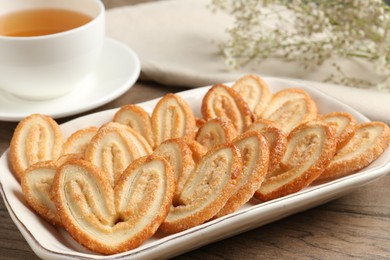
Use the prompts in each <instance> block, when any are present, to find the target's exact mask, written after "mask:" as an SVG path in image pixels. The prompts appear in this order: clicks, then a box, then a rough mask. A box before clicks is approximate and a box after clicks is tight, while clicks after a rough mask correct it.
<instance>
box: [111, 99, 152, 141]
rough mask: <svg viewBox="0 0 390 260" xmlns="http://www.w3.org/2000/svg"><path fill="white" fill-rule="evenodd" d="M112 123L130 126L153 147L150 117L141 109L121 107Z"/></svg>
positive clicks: (134, 106) (132, 106)
mask: <svg viewBox="0 0 390 260" xmlns="http://www.w3.org/2000/svg"><path fill="white" fill-rule="evenodd" d="M113 121H114V122H117V123H121V124H124V125H127V126H130V127H131V128H133V129H134V130H135V131H136V132H137V133H138V134H140V135H142V136H143V137H144V138H145V140H146V141H148V143H149V144H150V146H151V147H153V146H154V141H153V134H152V124H151V122H150V116H149V114H148V113H147V112H146V111H145V110H144V109H143V108H142V107H140V106H137V105H132V104H130V105H126V106H123V107H121V108H120V109H119V110H118V111H117V112H116V113H115V115H114V120H113Z"/></svg>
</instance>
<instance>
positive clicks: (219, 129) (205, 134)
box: [195, 117, 237, 150]
mask: <svg viewBox="0 0 390 260" xmlns="http://www.w3.org/2000/svg"><path fill="white" fill-rule="evenodd" d="M236 137H237V130H236V128H235V127H234V125H233V124H232V122H231V121H230V120H229V119H228V118H225V117H217V118H214V119H210V120H208V121H207V122H206V123H204V125H203V126H202V127H200V128H199V130H198V132H197V133H196V136H195V140H196V141H197V142H198V143H200V144H201V145H203V146H204V147H206V148H207V150H210V149H212V148H213V147H215V146H217V145H220V144H224V143H229V142H231V141H232V140H233V139H234V138H236Z"/></svg>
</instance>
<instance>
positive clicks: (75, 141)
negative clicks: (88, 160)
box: [62, 126, 98, 156]
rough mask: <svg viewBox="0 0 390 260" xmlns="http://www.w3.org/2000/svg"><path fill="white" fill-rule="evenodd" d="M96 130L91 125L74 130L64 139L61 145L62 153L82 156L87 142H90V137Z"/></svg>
mask: <svg viewBox="0 0 390 260" xmlns="http://www.w3.org/2000/svg"><path fill="white" fill-rule="evenodd" d="M97 131H98V128H97V127H95V126H91V127H88V128H83V129H80V130H78V131H76V132H74V133H73V134H72V135H71V136H70V137H68V139H66V141H65V143H64V145H63V146H62V155H65V154H81V155H82V156H84V154H85V150H86V149H87V146H88V144H89V143H90V142H91V139H92V137H94V136H95V134H96V133H97Z"/></svg>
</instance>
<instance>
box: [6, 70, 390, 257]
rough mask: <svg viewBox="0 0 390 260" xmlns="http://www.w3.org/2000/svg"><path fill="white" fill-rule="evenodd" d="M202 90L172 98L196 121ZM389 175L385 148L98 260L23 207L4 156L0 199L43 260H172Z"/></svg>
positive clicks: (287, 83)
mask: <svg viewBox="0 0 390 260" xmlns="http://www.w3.org/2000/svg"><path fill="white" fill-rule="evenodd" d="M264 79H265V80H266V82H267V83H268V84H269V86H270V89H271V91H272V92H273V93H275V92H277V91H279V90H281V89H284V88H290V87H298V88H301V89H304V90H305V91H307V92H308V93H309V95H310V96H311V97H312V98H313V99H314V101H315V102H316V104H317V106H318V109H319V111H320V112H321V113H328V112H332V111H345V112H348V113H350V114H352V115H353V116H354V117H355V118H356V119H357V121H358V122H367V121H369V120H368V119H367V118H366V117H365V116H363V115H362V114H360V113H359V112H357V111H356V110H354V109H352V108H351V107H349V106H347V105H345V104H343V103H342V102H340V101H338V100H336V99H334V98H332V97H329V96H328V95H326V94H324V93H322V92H320V91H318V90H315V89H313V88H310V87H309V86H306V85H303V84H302V83H297V82H294V81H291V80H282V79H277V78H268V77H267V78H264ZM208 88H209V87H204V88H197V89H192V90H188V91H184V92H181V93H178V95H180V96H182V97H183V98H184V99H185V100H186V101H187V102H188V103H189V105H190V106H191V108H192V109H193V111H194V113H195V114H196V115H197V116H200V105H201V101H202V98H203V96H204V94H205V93H206V92H207V90H208ZM157 101H158V100H157V99H156V100H151V101H148V102H145V103H141V104H139V105H140V106H141V107H143V108H144V109H145V110H146V111H147V112H152V110H153V108H154V106H155V104H156V103H157ZM116 111H117V109H112V110H107V111H103V112H99V113H95V114H91V115H87V116H84V117H81V118H78V119H75V120H72V121H70V122H67V123H65V124H63V125H61V128H62V130H63V134H64V136H65V137H67V136H69V135H70V134H71V133H73V132H74V131H76V130H78V129H80V128H83V127H88V126H92V125H95V126H100V125H102V124H104V123H106V122H108V121H111V120H112V118H113V115H114V113H115V112H116ZM389 171H390V149H387V150H386V151H385V152H384V153H383V154H382V155H381V156H380V157H379V158H378V159H377V160H376V161H374V162H373V163H372V164H371V165H369V166H368V167H367V168H365V169H363V170H361V171H360V172H358V173H355V174H353V175H350V176H347V177H344V178H340V179H337V180H334V181H331V182H327V183H324V184H320V185H315V186H310V187H308V188H305V189H304V190H302V191H300V192H297V193H295V194H292V195H289V196H286V197H283V198H280V199H276V200H272V201H269V202H266V203H247V204H246V205H244V206H243V207H242V208H241V209H239V210H238V211H237V212H235V213H233V214H230V215H227V216H225V217H222V218H219V219H216V220H213V221H210V222H207V223H205V224H202V225H199V226H197V227H195V228H191V229H189V230H186V231H184V232H180V233H178V234H174V235H169V236H166V235H163V234H160V233H158V234H156V235H155V236H154V237H152V238H151V239H149V240H148V241H146V242H145V243H144V244H143V245H141V246H140V247H138V248H136V249H134V250H131V251H128V252H124V253H121V254H116V255H111V256H102V255H97V254H95V253H92V252H89V251H87V250H85V249H83V248H82V247H81V246H79V245H78V244H77V243H76V242H75V241H74V240H73V239H72V238H71V237H70V236H69V235H68V234H67V232H66V231H64V230H63V229H61V228H55V227H53V226H51V225H50V224H48V223H47V222H45V221H44V220H42V219H41V218H40V217H39V216H37V215H36V214H35V213H34V212H33V211H32V210H31V209H30V208H29V207H28V206H27V205H26V203H25V201H24V199H23V194H22V191H21V188H20V185H19V183H18V181H17V180H16V179H15V177H14V176H13V174H12V173H11V171H10V168H9V165H8V151H7V152H5V153H4V154H3V155H2V157H1V159H0V173H1V174H0V181H1V194H2V196H3V199H4V201H5V204H6V206H7V208H8V211H9V213H10V215H11V217H12V219H13V221H14V222H15V224H16V226H17V227H18V228H19V230H20V232H21V233H22V235H23V236H24V237H25V239H26V240H27V242H28V243H29V245H30V246H31V248H32V249H33V250H34V252H35V253H36V254H37V255H38V256H39V257H41V258H43V259H71V258H74V259H76V258H77V259H80V258H81V259H119V258H120V259H123V258H126V259H140V258H144V259H151V258H159V259H162V258H168V257H172V256H175V255H178V254H181V253H184V252H187V251H190V250H193V249H195V248H198V247H201V246H203V245H205V244H209V243H212V242H214V241H217V240H221V239H223V238H227V237H229V236H233V235H235V234H238V233H241V232H244V231H246V230H250V229H254V228H256V227H259V226H262V225H264V224H267V223H269V222H273V221H276V220H278V219H281V218H284V217H286V216H289V215H291V214H294V213H297V212H300V211H303V210H306V209H308V208H312V207H315V206H317V205H320V204H323V203H325V202H327V201H330V200H332V199H335V198H337V197H340V196H342V195H344V194H346V193H348V192H350V191H351V190H352V189H355V188H357V187H359V186H362V185H364V184H367V183H368V182H370V181H373V180H375V179H377V178H379V177H382V176H384V175H386V174H387V173H388V172H389Z"/></svg>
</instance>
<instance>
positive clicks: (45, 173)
mask: <svg viewBox="0 0 390 260" xmlns="http://www.w3.org/2000/svg"><path fill="white" fill-rule="evenodd" d="M56 170H57V166H56V164H55V162H53V161H42V162H37V163H36V164H33V165H32V166H30V167H28V168H27V169H26V171H25V173H24V174H23V175H22V176H21V180H20V183H21V187H22V191H23V195H24V198H25V200H26V202H27V204H28V205H29V206H30V207H31V208H33V209H34V210H35V212H37V213H38V214H39V215H40V216H42V217H43V218H44V219H45V220H46V221H48V222H49V223H50V224H52V225H59V226H60V225H61V219H60V217H59V216H58V213H57V209H56V206H55V204H54V202H53V201H52V199H51V187H52V183H53V179H54V176H55V174H56Z"/></svg>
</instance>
